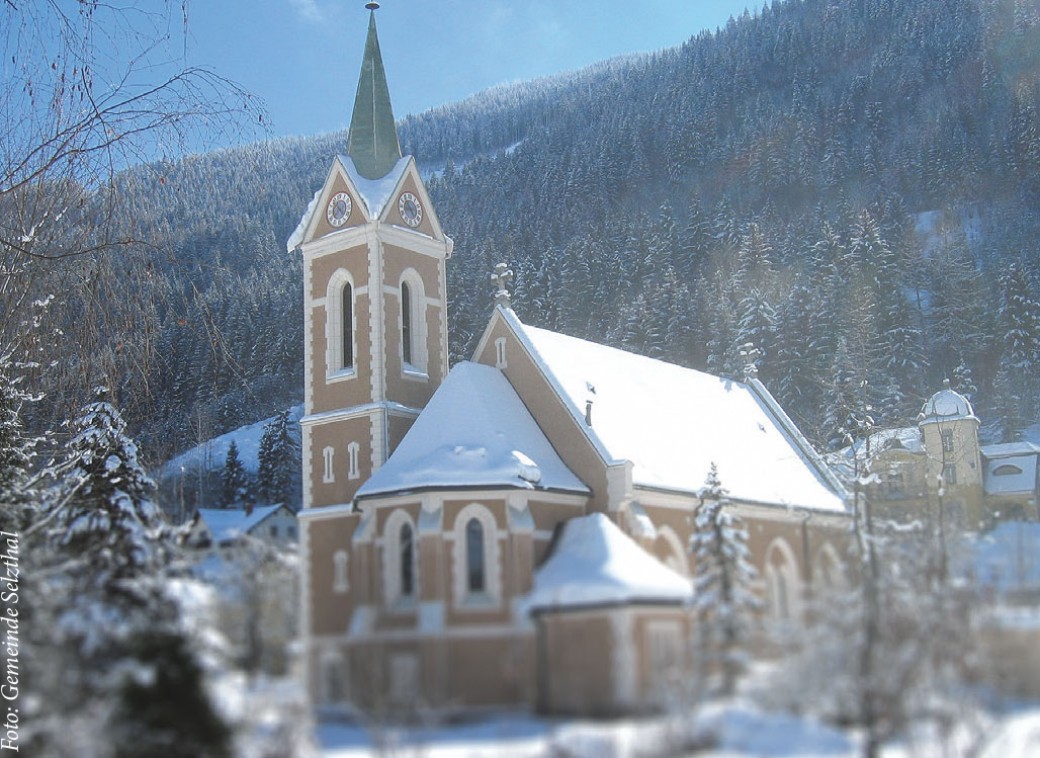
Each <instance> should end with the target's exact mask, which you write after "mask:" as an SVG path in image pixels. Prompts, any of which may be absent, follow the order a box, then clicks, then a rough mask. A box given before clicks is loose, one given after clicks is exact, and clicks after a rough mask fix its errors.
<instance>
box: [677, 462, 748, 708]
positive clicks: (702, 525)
mask: <svg viewBox="0 0 1040 758" xmlns="http://www.w3.org/2000/svg"><path fill="white" fill-rule="evenodd" d="M727 494H728V493H727V491H726V489H725V488H724V487H723V486H722V482H721V480H720V479H719V472H718V468H717V467H716V465H715V464H714V463H712V464H711V468H710V469H709V471H708V476H707V479H706V480H705V482H704V488H703V489H702V490H701V492H700V495H699V497H700V505H699V506H697V510H696V512H695V515H694V532H693V535H692V536H691V537H690V551H691V552H692V553H693V560H694V566H695V567H696V568H695V572H696V573H695V576H694V580H693V584H694V609H695V611H696V612H697V616H698V627H699V634H701V635H702V646H701V647H702V653H703V654H706V655H707V658H708V660H707V661H705V663H708V664H710V663H717V664H718V666H719V669H720V672H721V675H722V681H721V687H720V689H721V693H722V694H723V695H726V696H729V695H732V694H733V692H734V690H735V688H736V683H737V678H738V677H739V676H740V674H741V673H742V672H743V670H744V666H745V660H746V654H745V650H744V646H745V644H746V642H747V638H748V636H749V634H750V631H751V627H752V619H753V616H754V614H755V612H756V611H757V610H758V609H759V607H760V605H761V603H760V601H759V599H758V597H757V596H756V595H755V593H754V590H753V587H754V585H755V582H756V580H757V576H758V573H757V572H756V571H755V567H754V566H753V565H752V564H751V562H750V560H749V558H750V551H749V550H748V546H747V541H748V534H747V530H746V529H745V527H744V524H743V522H742V521H741V519H740V517H739V516H737V515H736V514H735V513H734V512H733V511H732V509H731V508H729V507H727V506H729V504H730V503H729V500H728V499H727Z"/></svg>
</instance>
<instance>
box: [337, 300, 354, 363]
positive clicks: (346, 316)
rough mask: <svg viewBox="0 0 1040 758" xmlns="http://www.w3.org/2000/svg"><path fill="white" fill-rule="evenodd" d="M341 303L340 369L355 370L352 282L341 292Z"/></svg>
mask: <svg viewBox="0 0 1040 758" xmlns="http://www.w3.org/2000/svg"><path fill="white" fill-rule="evenodd" d="M339 301H340V303H341V307H340V311H341V315H340V318H341V319H342V325H341V329H342V332H343V333H342V334H341V335H340V340H341V343H342V344H341V345H340V356H341V360H340V365H339V366H338V368H342V369H351V368H354V288H353V287H351V286H350V282H347V283H346V284H344V285H343V289H342V290H341V291H340V298H339Z"/></svg>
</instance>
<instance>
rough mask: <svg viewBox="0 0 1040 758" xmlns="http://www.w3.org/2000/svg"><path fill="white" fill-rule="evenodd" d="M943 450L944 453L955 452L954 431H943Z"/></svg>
mask: <svg viewBox="0 0 1040 758" xmlns="http://www.w3.org/2000/svg"><path fill="white" fill-rule="evenodd" d="M942 449H943V452H944V453H952V452H953V429H943V432H942Z"/></svg>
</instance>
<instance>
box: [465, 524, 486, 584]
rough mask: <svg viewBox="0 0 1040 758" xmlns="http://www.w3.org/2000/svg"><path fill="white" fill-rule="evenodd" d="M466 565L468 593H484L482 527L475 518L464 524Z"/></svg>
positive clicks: (484, 569) (484, 575)
mask: <svg viewBox="0 0 1040 758" xmlns="http://www.w3.org/2000/svg"><path fill="white" fill-rule="evenodd" d="M466 563H467V567H466V577H467V588H468V589H469V591H470V592H484V591H485V590H486V589H487V576H486V574H485V571H486V568H485V565H484V527H483V526H481V523H480V520H479V519H477V518H471V519H470V520H469V523H468V524H466Z"/></svg>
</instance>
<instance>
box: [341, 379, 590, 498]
mask: <svg viewBox="0 0 1040 758" xmlns="http://www.w3.org/2000/svg"><path fill="white" fill-rule="evenodd" d="M458 487H467V488H477V487H488V488H498V487H514V488H519V489H540V490H557V491H565V492H576V493H583V494H584V493H587V492H588V491H589V490H588V488H587V487H586V486H585V485H584V484H583V483H582V482H581V480H580V479H578V477H577V476H575V475H574V474H573V473H572V472H571V470H570V469H569V468H567V466H566V465H565V464H564V462H563V461H562V460H560V456H559V455H557V454H556V451H555V450H554V449H553V447H552V445H551V444H550V443H549V441H548V440H547V439H546V438H545V435H544V434H543V433H542V430H541V429H539V428H538V425H537V424H536V423H535V421H534V419H533V418H531V414H530V413H528V411H527V408H526V407H525V406H524V404H523V402H522V401H521V400H520V398H519V397H518V396H517V394H516V392H515V391H514V390H513V388H512V386H511V385H510V384H509V381H508V380H507V379H506V378H505V376H504V375H503V374H502V373H501V372H500V371H499V370H498V369H494V368H491V367H490V366H483V365H480V364H477V363H469V362H463V363H459V364H457V365H456V366H455V367H454V368H452V370H451V372H450V373H449V374H448V377H447V378H446V379H445V380H444V382H443V384H441V386H440V387H439V388H438V389H437V391H436V392H435V393H434V395H433V397H432V398H431V399H430V402H429V403H428V404H427V405H426V408H425V409H424V410H423V412H422V413H421V414H420V415H419V418H418V419H417V420H416V422H415V424H414V425H413V426H412V428H411V429H410V430H409V431H408V433H407V434H406V435H405V437H404V439H403V440H401V444H400V445H398V447H397V449H396V450H395V451H394V452H393V454H392V455H391V456H390V458H389V459H388V460H387V462H386V463H385V464H384V465H383V466H382V467H380V468H379V470H377V471H376V472H375V473H374V474H373V475H372V477H371V478H370V479H369V480H368V481H367V482H365V483H364V484H363V485H362V486H361V488H360V489H359V490H358V492H357V497H359V498H360V497H366V496H372V495H383V494H389V493H392V492H393V493H398V492H411V491H416V490H424V489H437V488H458Z"/></svg>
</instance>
